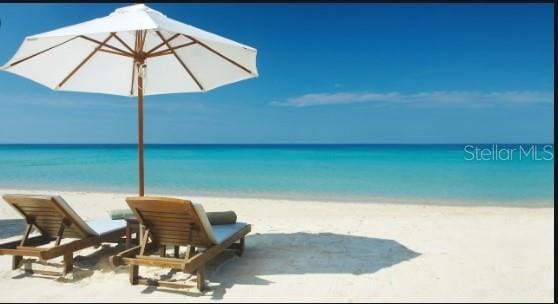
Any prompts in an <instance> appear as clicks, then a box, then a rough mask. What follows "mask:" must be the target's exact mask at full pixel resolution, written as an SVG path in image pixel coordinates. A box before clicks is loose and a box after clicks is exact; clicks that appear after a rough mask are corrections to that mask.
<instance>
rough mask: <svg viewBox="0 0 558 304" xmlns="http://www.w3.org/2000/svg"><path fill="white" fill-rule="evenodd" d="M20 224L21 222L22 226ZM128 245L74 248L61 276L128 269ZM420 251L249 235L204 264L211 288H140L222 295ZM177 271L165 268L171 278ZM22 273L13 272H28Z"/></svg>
mask: <svg viewBox="0 0 558 304" xmlns="http://www.w3.org/2000/svg"><path fill="white" fill-rule="evenodd" d="M18 226H19V227H18ZM23 226H24V222H23V221H22V220H0V236H1V237H0V238H8V237H12V236H16V235H20V234H21V232H22V230H23ZM122 250H124V247H123V246H122V245H119V246H103V247H102V248H99V249H98V250H95V251H94V252H92V253H90V254H88V255H83V254H81V255H80V254H79V253H78V254H76V258H75V261H74V271H73V273H72V274H71V276H70V277H66V278H59V279H57V281H59V282H76V281H79V280H82V279H84V278H87V277H90V276H92V275H93V274H94V272H95V271H102V272H108V271H115V272H117V273H126V272H127V268H126V267H119V268H117V269H112V268H111V267H110V265H109V262H108V257H109V256H111V255H114V254H116V253H118V252H119V251H122ZM419 255H420V254H419V253H417V252H414V251H412V250H410V249H408V248H406V247H405V246H403V245H402V244H400V243H398V242H397V241H394V240H388V239H379V238H369V237H362V236H354V235H341V234H333V233H305V232H297V233H266V234H259V233H255V234H250V235H248V236H247V237H246V250H245V252H244V256H243V257H241V258H239V257H238V256H237V255H236V254H235V252H233V251H226V252H224V253H222V254H220V255H219V256H217V257H216V258H214V259H213V260H212V261H211V262H210V263H209V264H208V265H207V267H206V280H207V282H206V283H207V292H206V293H204V294H200V293H198V292H196V291H193V290H172V289H166V288H156V287H152V286H147V287H146V288H145V289H144V290H143V291H142V293H152V292H155V291H158V292H168V293H180V294H185V295H190V296H202V295H204V296H209V297H211V298H212V299H222V298H223V296H224V295H225V293H226V292H227V289H228V288H231V287H232V286H234V285H235V284H246V285H269V284H272V282H270V281H268V280H265V279H263V278H261V277H260V276H265V275H281V274H319V273H324V274H335V273H339V274H353V275H361V274H372V273H375V272H377V271H379V270H381V269H384V268H388V267H391V266H393V265H396V264H398V263H401V262H404V261H408V260H411V259H413V258H415V257H417V256H419ZM176 273H177V271H170V272H167V273H166V274H164V275H163V276H162V277H161V279H170V278H171V277H173V276H174V275H175V274H176ZM29 276H30V275H29V274H26V273H23V274H19V275H17V276H15V277H14V279H21V278H26V277H29Z"/></svg>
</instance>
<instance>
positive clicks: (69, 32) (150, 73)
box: [2, 4, 258, 195]
mask: <svg viewBox="0 0 558 304" xmlns="http://www.w3.org/2000/svg"><path fill="white" fill-rule="evenodd" d="M256 53H257V51H256V49H254V48H252V47H249V46H246V45H243V44H240V43H238V42H235V41H232V40H230V39H227V38H224V37H221V36H218V35H215V34H212V33H209V32H206V31H204V30H201V29H198V28H196V27H193V26H191V25H188V24H184V23H181V22H178V21H175V20H172V19H170V18H167V17H166V16H165V15H163V14H162V13H160V12H158V11H156V10H153V9H151V8H149V7H147V6H145V5H143V4H136V5H132V6H127V7H123V8H119V9H117V10H115V11H114V12H113V13H111V14H110V15H108V16H106V17H103V18H97V19H94V20H91V21H87V22H83V23H79V24H76V25H72V26H68V27H64V28H60V29H57V30H53V31H50V32H46V33H42V34H38V35H34V36H29V37H27V38H25V40H24V42H23V43H22V45H21V46H20V48H19V49H18V51H17V52H16V54H15V55H14V56H13V57H12V59H10V61H8V62H7V63H6V64H5V65H4V66H3V67H2V70H4V71H8V72H10V73H14V74H17V75H20V76H23V77H26V78H29V79H31V80H33V81H36V82H38V83H40V84H42V85H45V86H47V87H49V88H51V89H54V90H62V91H74V92H91V93H105V94H113V95H121V96H137V97H138V148H139V149H138V150H139V183H140V185H139V194H140V195H143V193H144V186H143V179H144V177H143V96H144V95H155V94H168V93H181V92H205V91H208V90H211V89H214V88H217V87H219V86H222V85H226V84H229V83H233V82H237V81H240V80H244V79H248V78H251V77H256V76H258V71H257V68H256Z"/></svg>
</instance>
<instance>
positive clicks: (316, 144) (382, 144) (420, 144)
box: [0, 142, 554, 146]
mask: <svg viewBox="0 0 558 304" xmlns="http://www.w3.org/2000/svg"><path fill="white" fill-rule="evenodd" d="M461 145H554V143H551V142H543V143H540V142H463V143H145V144H144V146H461ZM0 146H137V143H0Z"/></svg>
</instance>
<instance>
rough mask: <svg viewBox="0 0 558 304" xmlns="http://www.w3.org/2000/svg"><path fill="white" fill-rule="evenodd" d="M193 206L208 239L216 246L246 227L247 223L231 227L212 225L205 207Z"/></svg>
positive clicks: (194, 204) (238, 223) (231, 225)
mask: <svg viewBox="0 0 558 304" xmlns="http://www.w3.org/2000/svg"><path fill="white" fill-rule="evenodd" d="M192 205H193V206H194V210H195V211H196V213H197V214H198V217H199V218H200V221H201V223H202V226H203V228H204V230H205V232H206V233H207V237H208V238H209V240H210V241H211V242H212V243H213V244H215V245H218V244H221V243H222V242H223V241H224V240H226V239H227V238H229V237H230V236H231V235H233V234H234V233H236V232H237V231H239V230H240V229H242V228H244V227H245V226H246V223H240V222H237V223H235V224H230V225H211V224H210V223H209V219H208V218H207V214H206V213H205V210H204V209H203V206H202V205H201V204H196V203H192Z"/></svg>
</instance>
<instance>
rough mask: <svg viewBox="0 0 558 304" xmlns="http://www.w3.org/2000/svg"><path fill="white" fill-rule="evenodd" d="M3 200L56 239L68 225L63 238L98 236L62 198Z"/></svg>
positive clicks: (20, 196) (17, 196) (12, 197)
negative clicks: (61, 226) (61, 228)
mask: <svg viewBox="0 0 558 304" xmlns="http://www.w3.org/2000/svg"><path fill="white" fill-rule="evenodd" d="M2 198H4V200H5V201H6V202H7V203H8V204H9V205H11V206H12V207H13V208H14V209H15V210H16V211H17V212H19V213H20V214H21V215H22V216H23V217H24V218H25V221H26V222H27V223H29V224H34V225H35V227H37V229H39V231H40V232H41V233H42V234H45V235H48V236H49V237H56V236H57V235H58V233H59V229H60V225H61V224H62V223H65V224H66V227H65V228H64V234H63V237H65V238H86V237H89V236H94V235H97V233H96V232H95V231H94V230H93V229H91V227H89V226H88V225H87V224H86V223H85V222H84V221H83V219H82V218H81V217H80V216H79V215H77V213H76V212H75V211H74V210H73V209H72V208H71V207H70V206H69V205H68V203H66V201H64V199H63V198H62V197H60V196H53V195H27V194H6V195H3V196H2Z"/></svg>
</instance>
